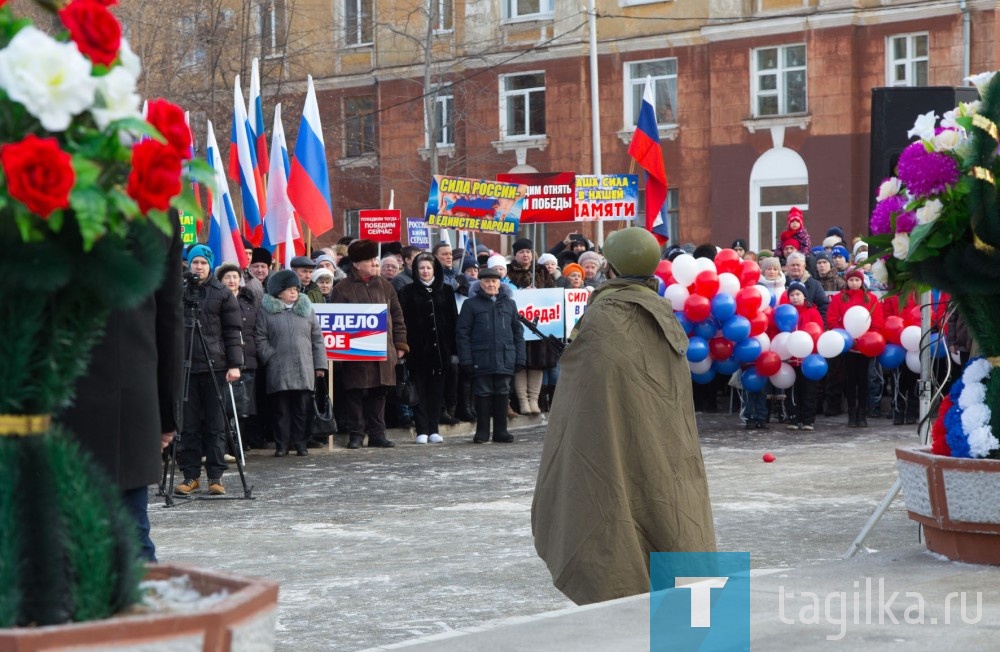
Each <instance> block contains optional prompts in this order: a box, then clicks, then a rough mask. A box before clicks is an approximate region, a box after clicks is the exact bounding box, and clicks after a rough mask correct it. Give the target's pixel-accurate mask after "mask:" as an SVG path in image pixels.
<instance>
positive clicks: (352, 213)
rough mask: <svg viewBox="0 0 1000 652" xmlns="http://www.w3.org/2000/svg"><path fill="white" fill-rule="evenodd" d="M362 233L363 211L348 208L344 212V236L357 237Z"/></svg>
mask: <svg viewBox="0 0 1000 652" xmlns="http://www.w3.org/2000/svg"><path fill="white" fill-rule="evenodd" d="M360 233H361V209H360V208H348V209H347V210H345V211H344V235H350V236H355V237H357V236H358V235H359V234H360Z"/></svg>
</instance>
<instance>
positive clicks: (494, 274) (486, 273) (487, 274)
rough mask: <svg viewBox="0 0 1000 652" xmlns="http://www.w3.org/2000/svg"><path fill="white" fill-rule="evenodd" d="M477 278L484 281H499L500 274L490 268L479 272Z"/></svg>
mask: <svg viewBox="0 0 1000 652" xmlns="http://www.w3.org/2000/svg"><path fill="white" fill-rule="evenodd" d="M479 278H480V279H484V278H495V279H499V278H500V272H498V271H497V270H495V269H493V268H492V267H487V268H485V269H481V270H479Z"/></svg>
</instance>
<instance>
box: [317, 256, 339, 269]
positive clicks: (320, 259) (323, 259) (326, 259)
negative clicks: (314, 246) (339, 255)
mask: <svg viewBox="0 0 1000 652" xmlns="http://www.w3.org/2000/svg"><path fill="white" fill-rule="evenodd" d="M322 262H327V263H330V264H331V265H333V266H334V267H336V265H337V261H336V260H334V258H333V256H330V255H328V254H323V255H321V256H317V257H316V266H317V267H319V264H320V263H322Z"/></svg>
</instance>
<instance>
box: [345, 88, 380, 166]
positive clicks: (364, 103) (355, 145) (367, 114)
mask: <svg viewBox="0 0 1000 652" xmlns="http://www.w3.org/2000/svg"><path fill="white" fill-rule="evenodd" d="M344 133H345V134H346V137H345V141H344V154H345V155H346V156H347V157H348V158H350V157H354V156H361V155H362V154H370V153H372V152H374V151H375V98H374V97H372V96H371V95H365V96H363V97H347V98H344Z"/></svg>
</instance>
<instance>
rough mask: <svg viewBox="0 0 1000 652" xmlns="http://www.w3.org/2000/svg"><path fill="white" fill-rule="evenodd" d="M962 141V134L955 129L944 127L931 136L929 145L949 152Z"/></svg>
mask: <svg viewBox="0 0 1000 652" xmlns="http://www.w3.org/2000/svg"><path fill="white" fill-rule="evenodd" d="M961 142H962V134H961V133H960V132H959V131H957V130H955V129H945V130H944V131H942V132H941V133H939V134H937V135H936V136H934V137H933V138H931V145H933V146H934V149H935V150H936V151H938V152H950V151H952V150H953V149H955V148H956V147H958V145H959V144H960V143H961Z"/></svg>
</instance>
